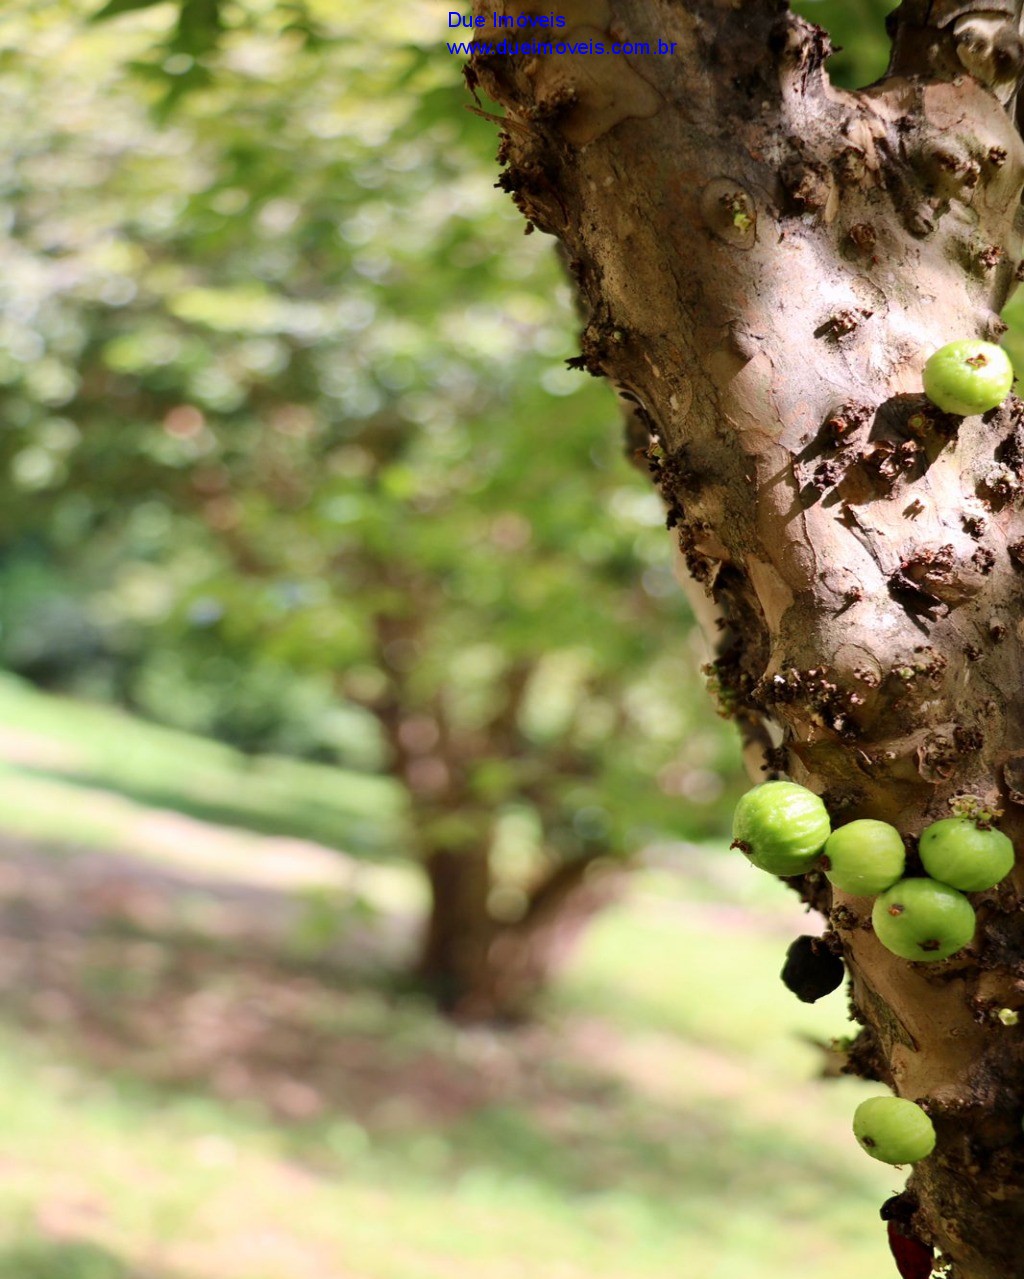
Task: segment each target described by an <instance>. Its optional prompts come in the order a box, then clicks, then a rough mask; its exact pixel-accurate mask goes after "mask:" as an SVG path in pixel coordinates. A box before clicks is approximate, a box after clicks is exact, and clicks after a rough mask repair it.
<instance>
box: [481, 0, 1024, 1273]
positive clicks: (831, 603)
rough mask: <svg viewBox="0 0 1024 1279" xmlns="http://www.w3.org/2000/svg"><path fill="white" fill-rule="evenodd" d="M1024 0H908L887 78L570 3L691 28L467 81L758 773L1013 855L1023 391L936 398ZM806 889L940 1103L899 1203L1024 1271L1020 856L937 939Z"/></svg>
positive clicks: (966, 332)
mask: <svg viewBox="0 0 1024 1279" xmlns="http://www.w3.org/2000/svg"><path fill="white" fill-rule="evenodd" d="M540 8H543V9H545V11H546V6H540ZM1004 8H1005V9H1006V10H1007V12H1006V13H1004V14H1000V13H999V12H998V11H999V10H1001V9H1004ZM1019 8H1020V5H1019V3H1018V4H1016V5H1014V4H1012V3H1011V4H1008V5H1003V4H1001V3H999V0H984V3H981V4H971V3H952V2H949V3H947V2H944V0H931V2H928V0H915V2H914V3H911V2H910V0H908V2H907V3H904V5H903V6H902V7H901V8H900V9H899V10H897V11H896V13H894V14H893V15H891V16H890V19H889V29H890V33H891V34H892V36H893V38H894V55H893V62H892V67H891V69H890V72H889V74H888V76H887V77H886V78H885V79H883V80H882V81H880V82H879V83H878V84H875V85H873V86H871V87H870V88H868V89H867V90H865V91H863V92H860V93H849V92H845V91H842V90H839V89H836V88H835V87H833V86H832V85H831V84H830V82H829V79H828V77H827V74H826V72H825V70H824V68H823V62H824V58H825V56H826V53H827V41H826V38H825V36H824V34H823V33H822V32H821V31H819V30H818V29H816V28H814V27H812V26H810V25H809V24H807V23H805V22H804V21H802V20H801V19H798V18H796V17H794V16H793V15H791V14H790V13H789V12H788V11H787V9H786V6H785V5H784V4H782V3H779V2H778V0H743V2H742V3H740V0H691V2H689V3H686V4H682V3H678V2H676V3H673V2H672V0H563V3H562V4H560V5H559V6H558V9H559V12H560V13H562V14H565V15H566V16H567V17H568V18H569V26H568V28H567V29H564V30H559V31H556V32H551V31H547V32H545V31H540V32H538V30H537V29H536V28H533V29H530V30H529V36H530V38H531V39H534V40H537V39H550V40H565V41H574V42H579V41H586V40H594V41H597V40H601V41H603V42H605V44H610V43H611V42H612V41H613V40H619V41H621V40H630V41H634V42H637V41H647V42H650V44H651V45H652V46H653V47H654V48H655V49H657V48H658V41H659V40H660V41H662V42H670V41H674V42H676V49H675V53H674V54H673V55H672V56H658V55H657V54H653V55H651V56H634V57H622V56H611V55H606V56H603V57H602V56H587V55H571V56H561V55H557V54H553V55H544V54H542V55H539V56H529V57H524V56H520V55H513V56H509V55H499V54H494V53H491V54H478V55H476V56H474V58H473V60H472V62H471V64H470V67H469V69H468V79H469V82H470V85H471V87H473V86H475V85H481V86H482V87H483V88H485V89H486V91H487V92H488V93H489V94H490V95H491V96H492V97H493V98H495V99H496V100H497V101H499V102H500V103H501V104H502V105H503V106H504V107H505V109H506V112H507V117H506V120H505V122H504V129H503V133H502V143H501V153H500V158H501V159H502V160H503V161H504V163H505V166H506V167H505V170H504V174H503V177H502V185H503V186H504V187H505V188H506V189H508V190H509V191H510V192H511V193H512V194H513V196H514V198H515V199H516V201H517V203H518V204H519V206H520V208H521V209H522V211H523V213H524V214H525V216H526V217H527V218H528V219H529V221H530V222H531V223H533V224H535V225H536V226H537V227H539V228H540V229H542V230H544V231H546V232H550V233H552V234H554V235H556V236H558V237H559V238H560V239H561V240H562V241H563V243H564V246H565V251H566V255H567V257H568V259H569V262H570V269H571V271H572V273H573V276H574V278H575V280H576V282H577V284H578V286H579V290H580V293H581V295H582V298H583V300H584V303H585V305H586V307H587V308H588V314H589V317H590V318H589V322H588V323H587V326H586V329H585V331H584V337H583V355H582V362H583V363H585V365H586V367H587V368H589V369H590V371H591V372H593V373H596V374H601V375H604V376H607V377H608V378H609V379H610V380H611V381H612V382H613V383H614V384H615V385H616V387H618V388H619V390H620V391H621V392H623V393H624V394H625V395H626V396H627V397H628V398H631V399H632V400H633V401H634V402H635V403H636V404H637V405H638V406H639V409H638V411H639V412H641V413H642V414H643V415H644V420H645V421H646V422H647V424H648V426H649V430H650V433H651V436H652V439H653V440H654V441H655V444H654V446H653V447H652V449H651V454H650V460H651V466H652V470H653V471H654V473H655V476H656V479H657V481H658V482H659V484H660V486H661V488H662V491H663V492H664V494H665V496H666V498H667V500H668V502H669V506H670V516H669V522H670V524H674V525H675V526H676V528H677V530H678V532H679V534H680V538H681V546H682V549H683V551H684V553H685V555H686V559H687V562H688V565H689V568H690V570H691V572H692V573H693V575H694V576H695V577H696V578H697V579H698V580H699V581H700V582H701V583H702V584H703V586H704V587H705V589H706V591H707V592H708V594H709V595H710V597H711V598H712V600H713V602H714V605H715V607H716V609H717V611H718V613H719V616H720V619H721V620H720V629H719V631H718V632H717V633H716V635H715V637H714V638H715V643H716V645H717V652H718V659H717V662H716V664H715V665H716V675H717V682H718V684H719V687H720V689H721V695H722V698H723V700H724V701H725V702H726V704H727V705H729V706H730V707H731V708H732V710H733V711H734V712H735V713H736V714H737V715H738V716H739V717H740V719H741V721H742V723H743V726H744V728H745V729H746V731H747V732H748V734H749V736H750V737H751V739H752V740H756V739H757V737H758V735H759V734H760V735H761V738H762V740H763V741H764V742H766V743H770V745H769V749H768V750H767V751H765V752H763V754H764V755H765V757H766V758H765V759H764V763H765V765H766V767H767V768H768V770H769V774H772V773H775V772H785V773H787V774H788V775H790V776H792V777H793V778H794V779H795V780H797V781H800V782H802V783H804V784H806V785H808V786H810V787H812V788H813V789H814V790H815V791H817V792H818V793H820V794H822V795H823V796H824V797H825V799H826V802H827V804H828V806H829V808H830V811H831V813H832V816H833V820H834V821H836V822H839V821H848V820H851V819H853V818H857V817H868V816H870V817H876V818H881V819H884V820H887V821H891V822H893V823H895V824H896V825H897V826H898V827H899V828H900V830H901V831H904V832H906V833H908V834H909V835H914V834H917V833H919V832H920V831H921V829H922V828H923V827H924V826H925V825H926V824H927V823H928V822H930V821H932V820H935V819H937V818H940V817H943V816H948V815H949V814H950V811H951V805H952V804H955V803H956V802H957V799H958V797H963V796H971V797H975V798H976V800H977V801H978V802H979V803H980V804H981V805H982V806H986V807H995V808H999V809H1002V810H1003V813H1004V815H1003V817H1002V818H1001V823H1000V824H1001V826H1002V828H1003V829H1004V830H1005V831H1006V832H1007V833H1008V834H1010V835H1011V836H1012V837H1013V838H1014V839H1015V840H1016V842H1017V844H1018V847H1019V848H1022V849H1024V681H1022V673H1024V666H1022V645H1024V609H1022V607H1021V605H1022V594H1024V592H1022V586H1024V574H1022V564H1024V513H1022V503H1024V487H1022V485H1024V406H1022V405H1021V404H1020V403H1019V402H1018V401H1017V400H1015V399H1012V398H1011V399H1010V400H1009V401H1008V402H1007V403H1006V404H1005V405H1004V406H1003V407H1001V408H1000V409H998V410H995V411H993V412H990V413H987V414H985V415H984V416H983V417H969V418H964V419H960V418H956V417H951V416H947V415H944V414H942V413H940V412H938V411H937V410H936V409H935V408H933V407H932V406H931V405H930V404H929V403H928V402H927V401H926V400H925V399H924V398H923V396H922V394H921V369H922V365H923V363H924V360H925V358H926V357H927V355H928V354H930V352H931V351H933V350H934V349H935V348H937V347H939V346H941V345H943V344H945V343H946V342H949V341H951V340H953V339H957V338H968V337H983V338H987V339H994V340H998V338H999V335H1000V333H1001V332H1002V331H1003V328H1004V326H1003V324H1002V322H1001V321H1000V319H999V316H998V312H999V310H1000V308H1001V306H1002V305H1003V303H1004V302H1005V300H1006V298H1007V297H1008V295H1009V292H1010V290H1011V288H1012V287H1013V283H1014V281H1015V279H1016V278H1017V277H1018V275H1019V273H1020V267H1019V257H1020V231H1021V212H1020V210H1021V188H1022V184H1024V145H1022V142H1021V138H1020V136H1019V135H1018V132H1017V129H1016V127H1015V125H1014V121H1013V105H1012V98H1013V95H1014V90H1015V87H1016V82H1017V77H1018V74H1019V71H1020V65H1021V45H1020V40H1019V39H1018V37H1017V34H1016V33H1017V28H1018V22H1019V13H1018V11H1019ZM494 11H497V12H498V13H501V14H504V15H508V16H510V17H512V18H513V20H514V19H515V18H516V17H517V16H518V15H519V14H520V13H527V12H537V11H538V6H537V5H536V4H535V3H533V0H498V2H496V0H481V2H480V3H479V7H478V12H480V13H483V14H490V13H491V12H494ZM972 11H979V12H981V11H983V12H984V13H985V15H986V16H985V17H984V18H977V19H975V18H972ZM513 34H514V35H515V38H517V39H523V38H524V35H523V32H522V30H521V29H519V30H517V31H515V32H514V33H513V32H509V31H507V30H505V31H500V32H498V33H496V34H495V33H494V32H493V31H492V29H491V28H488V29H486V30H478V31H476V32H475V33H474V35H475V36H476V38H479V39H486V38H495V39H500V38H502V37H503V36H504V37H509V36H511V35H513ZM969 71H970V72H973V73H974V74H969ZM976 77H977V78H976ZM1007 104H1009V105H1007ZM584 464H585V461H584V460H581V465H584ZM668 695H670V694H668ZM761 776H762V777H763V776H764V774H761ZM795 886H797V887H799V889H800V891H801V892H802V894H803V895H804V897H805V899H806V900H807V901H808V902H810V903H812V904H813V905H815V906H817V907H818V908H820V909H821V910H823V911H824V912H826V913H827V914H828V915H829V917H830V926H831V929H832V931H833V934H834V935H835V936H837V937H838V939H839V941H840V942H841V946H842V952H843V954H844V957H845V959H846V962H847V965H848V969H849V973H850V976H851V987H852V998H853V1003H854V1006H855V1009H856V1012H857V1015H858V1016H859V1017H860V1018H861V1019H862V1021H863V1023H864V1030H863V1032H862V1034H861V1036H860V1039H859V1041H858V1043H857V1045H856V1048H855V1051H854V1052H853V1053H852V1054H851V1066H852V1067H853V1068H854V1069H857V1070H858V1071H859V1072H860V1073H864V1074H867V1075H868V1076H873V1077H877V1078H879V1079H881V1080H883V1081H884V1082H885V1083H886V1084H889V1085H891V1086H892V1087H893V1088H894V1089H895V1090H896V1091H897V1092H898V1093H899V1094H900V1095H901V1096H904V1097H909V1098H913V1099H915V1100H919V1101H921V1102H922V1103H923V1104H924V1105H925V1106H926V1107H927V1109H928V1110H929V1112H930V1114H931V1115H932V1117H933V1119H934V1122H935V1127H936V1130H937V1133H938V1146H937V1149H936V1151H935V1153H934V1155H932V1156H931V1157H929V1158H928V1159H926V1160H924V1161H922V1162H921V1163H920V1164H919V1165H917V1166H916V1167H915V1169H914V1171H913V1174H912V1176H911V1178H910V1182H909V1188H908V1194H907V1196H906V1198H905V1199H903V1201H902V1203H901V1205H900V1207H902V1209H903V1211H904V1214H905V1215H910V1214H912V1219H911V1220H910V1221H909V1222H908V1224H907V1226H906V1228H907V1230H908V1232H910V1233H916V1234H917V1235H918V1236H919V1237H920V1238H922V1239H924V1240H926V1241H927V1242H928V1243H929V1244H932V1245H934V1247H935V1248H936V1249H937V1250H938V1251H939V1252H940V1253H941V1255H942V1257H943V1258H944V1259H945V1260H946V1261H947V1263H948V1264H950V1265H951V1266H952V1270H951V1273H952V1274H955V1275H956V1276H957V1277H958V1279H1007V1277H1008V1276H1014V1275H1022V1274H1024V1245H1022V1242H1021V1241H1022V1240H1024V1134H1022V1131H1021V1116H1022V1114H1024V1033H1022V1031H1021V1029H1020V1028H1019V1027H1017V1028H1012V1027H1006V1026H1004V1025H1003V1023H1002V1021H1001V1020H1000V1019H999V1018H998V1017H997V1016H996V1013H997V1010H999V1009H1004V1008H1009V1009H1019V1008H1024V912H1022V910H1021V902H1020V898H1019V893H1020V890H1021V888H1022V887H1024V870H1022V868H1021V866H1020V865H1018V868H1017V870H1016V871H1015V873H1014V875H1013V876H1012V877H1011V878H1010V879H1009V880H1008V881H1006V882H1005V883H1004V885H1003V886H1001V887H1000V889H998V890H996V891H992V892H989V893H984V894H978V895H976V896H975V898H974V899H973V901H974V904H975V907H976V909H977V913H978V920H979V926H978V931H977V934H976V937H975V941H974V943H973V944H972V945H971V946H970V947H969V948H968V949H967V950H965V951H963V952H962V953H961V954H960V955H958V956H956V957H955V958H954V959H951V960H948V961H946V962H943V963H939V964H935V965H931V966H927V965H912V964H908V963H906V962H904V961H903V960H901V959H898V958H896V957H894V956H893V955H891V954H890V953H889V952H887V951H886V950H884V949H883V948H882V946H881V945H880V944H879V943H878V941H877V940H876V938H875V937H874V935H873V934H872V932H871V929H870V920H869V918H866V917H865V912H864V903H863V902H862V901H857V900H854V899H849V898H846V897H844V896H843V894H841V893H840V892H838V891H835V892H832V891H830V888H829V885H828V884H827V882H825V881H824V880H823V878H822V877H821V876H820V874H812V875H809V876H807V877H805V879H804V880H803V881H801V882H800V883H799V884H798V885H795Z"/></svg>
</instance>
